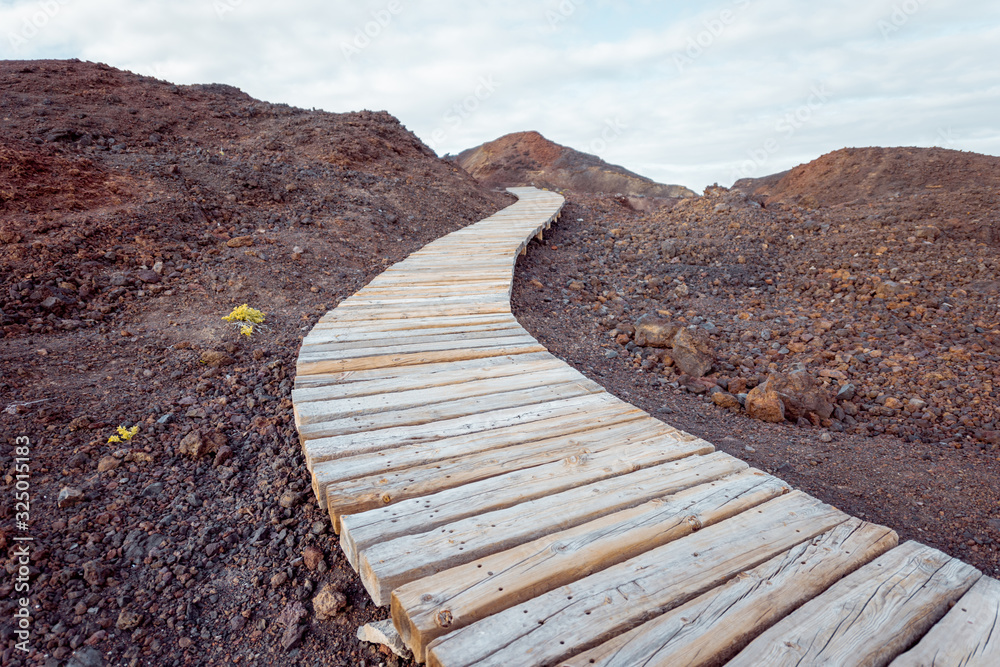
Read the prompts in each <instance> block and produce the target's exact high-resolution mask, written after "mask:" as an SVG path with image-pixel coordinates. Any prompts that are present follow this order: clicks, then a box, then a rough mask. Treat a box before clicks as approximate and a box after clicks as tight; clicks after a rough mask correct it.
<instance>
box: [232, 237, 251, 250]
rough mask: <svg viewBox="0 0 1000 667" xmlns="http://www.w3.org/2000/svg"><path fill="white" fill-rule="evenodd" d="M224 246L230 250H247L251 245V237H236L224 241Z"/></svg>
mask: <svg viewBox="0 0 1000 667" xmlns="http://www.w3.org/2000/svg"><path fill="white" fill-rule="evenodd" d="M226 245H227V246H229V247H230V248H247V247H249V246H252V245H253V237H252V236H236V237H234V238H231V239H229V240H228V241H226Z"/></svg>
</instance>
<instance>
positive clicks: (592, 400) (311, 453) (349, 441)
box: [303, 393, 622, 502]
mask: <svg viewBox="0 0 1000 667" xmlns="http://www.w3.org/2000/svg"><path fill="white" fill-rule="evenodd" d="M615 405H622V403H621V401H619V400H618V399H617V398H615V397H613V396H611V395H609V394H606V393H599V394H587V395H585V396H578V397H575V398H570V399H561V400H558V401H550V402H547V403H540V404H538V405H533V406H527V407H515V408H503V409H501V410H493V411H492V412H486V413H480V414H475V415H469V416H467V417H460V418H458V419H450V420H447V421H440V422H433V423H430V424H422V425H419V426H405V427H400V428H386V429H381V430H378V431H370V432H367V433H354V434H350V435H341V436H334V437H330V438H317V439H315V440H307V441H304V444H303V447H304V449H305V452H306V461H307V463H308V464H309V466H310V469H311V468H312V466H315V465H316V464H317V463H321V462H323V461H332V460H333V459H337V458H341V457H343V456H348V455H357V454H365V453H370V452H377V451H381V450H385V449H390V448H393V447H402V446H404V445H414V444H420V443H429V442H433V441H435V440H443V439H445V438H450V437H453V436H460V435H469V434H471V433H479V432H481V431H490V430H494V429H500V428H504V427H507V426H514V425H517V424H528V423H530V422H535V421H540V420H542V419H547V418H549V417H556V416H564V415H567V414H571V413H574V412H579V411H585V410H592V409H600V408H604V407H609V406H615ZM321 502H325V500H323V501H321Z"/></svg>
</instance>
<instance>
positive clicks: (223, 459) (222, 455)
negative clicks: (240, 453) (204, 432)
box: [212, 445, 233, 467]
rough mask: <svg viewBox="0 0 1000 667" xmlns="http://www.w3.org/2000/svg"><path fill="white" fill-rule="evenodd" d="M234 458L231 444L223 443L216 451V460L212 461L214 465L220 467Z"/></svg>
mask: <svg viewBox="0 0 1000 667" xmlns="http://www.w3.org/2000/svg"><path fill="white" fill-rule="evenodd" d="M232 458H233V449H232V447H230V446H229V445H223V446H221V447H219V451H218V452H216V453H215V460H214V461H212V465H214V466H216V467H218V466H221V465H224V464H225V463H227V462H228V461H229V460H230V459H232Z"/></svg>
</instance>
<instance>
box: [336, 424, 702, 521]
mask: <svg viewBox="0 0 1000 667" xmlns="http://www.w3.org/2000/svg"><path fill="white" fill-rule="evenodd" d="M652 438H660V439H664V438H670V439H671V441H672V442H680V440H673V438H672V435H671V434H669V433H668V432H667V430H666V428H665V427H664V426H663V425H662V424H659V423H658V422H656V420H654V419H642V420H631V421H628V422H625V423H622V424H615V425H613V426H608V427H605V428H598V429H591V430H587V431H583V432H580V433H574V434H572V435H570V436H559V437H555V438H545V439H543V440H537V441H535V442H526V443H523V444H518V445H515V446H512V447H507V448H505V449H503V450H500V451H491V452H483V453H478V454H474V455H470V456H466V457H462V458H455V459H450V460H448V461H447V462H445V463H443V464H442V463H441V462H435V463H430V464H426V465H423V466H418V467H415V468H407V469H405V470H398V471H396V472H393V473H389V474H384V475H383V474H380V475H374V476H370V477H365V478H362V479H352V480H349V481H345V482H342V483H339V484H331V485H328V486H327V489H326V499H327V507H328V508H329V510H330V518H331V519H333V523H334V528H335V530H336V531H337V532H340V517H341V515H344V514H357V513H359V512H365V511H368V510H372V509H376V508H379V507H386V506H388V505H390V504H393V503H399V502H400V501H403V500H407V499H410V498H419V497H421V496H428V495H431V494H434V493H438V492H440V491H445V490H447V489H452V488H456V487H459V486H462V485H464V484H469V483H471V482H476V481H480V480H484V479H489V478H492V477H498V476H500V475H504V474H506V473H510V472H513V471H522V470H527V469H529V468H531V469H534V470H535V471H536V473H537V474H544V472H545V468H540V467H539V466H543V465H546V464H552V470H556V469H558V468H562V469H563V470H559V471H558V472H565V471H566V469H570V468H571V467H572V466H573V465H574V464H573V463H572V462H573V461H576V460H579V459H580V458H588V459H590V460H588V463H589V464H593V465H601V464H600V461H599V459H598V458H596V455H598V454H600V455H601V457H602V458H606V459H607V461H608V462H609V463H608V465H609V468H608V472H609V475H610V470H611V467H613V466H614V465H616V464H619V462H620V460H625V459H629V458H631V460H632V465H633V466H636V467H639V466H641V465H642V464H643V463H645V464H646V465H653V464H652V463H649V461H650V460H651V458H652V460H656V458H655V456H653V457H651V456H650V454H649V453H645V452H641V451H638V449H639V448H640V447H642V446H643V445H644V443H645V442H646V441H648V440H650V439H652ZM632 447H635V448H636V450H637V451H628V448H632ZM697 450H698V451H699V452H702V451H704V450H705V444H703V443H699V444H698V445H697ZM615 452H617V455H616V454H615ZM706 453H707V452H706ZM616 456H617V457H621V459H617V458H615V457H616ZM661 456H662V455H661ZM567 462H569V463H567ZM552 470H550V472H552ZM555 490H558V489H556V488H553V491H555Z"/></svg>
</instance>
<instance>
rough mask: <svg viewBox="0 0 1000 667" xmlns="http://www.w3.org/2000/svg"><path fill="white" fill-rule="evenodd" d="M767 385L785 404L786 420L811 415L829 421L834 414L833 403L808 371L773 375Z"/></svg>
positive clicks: (794, 419)
mask: <svg viewBox="0 0 1000 667" xmlns="http://www.w3.org/2000/svg"><path fill="white" fill-rule="evenodd" d="M767 384H768V388H769V389H770V390H771V391H774V392H776V393H777V394H778V396H779V397H780V398H781V401H782V403H784V404H785V418H786V419H788V420H789V421H796V420H798V419H799V417H806V418H808V417H809V414H810V413H812V414H815V415H817V416H818V417H819V418H820V419H829V418H830V416H831V415H832V414H833V401H831V400H830V397H829V396H828V395H827V393H826V391H825V390H824V389H823V388H822V387H821V386H819V384H818V383H817V382H816V380H815V378H813V376H812V375H810V374H809V372H808V371H806V370H795V371H792V372H791V373H772V374H771V375H770V376H769V377H768V379H767Z"/></svg>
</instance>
